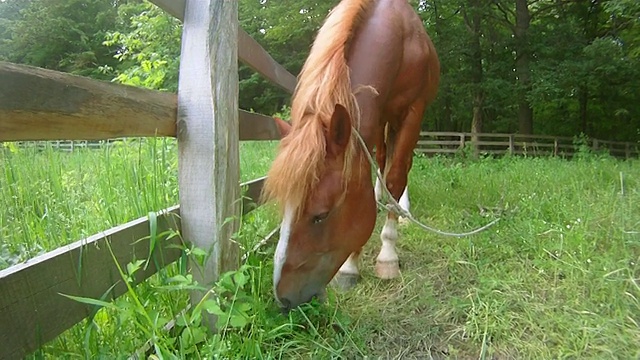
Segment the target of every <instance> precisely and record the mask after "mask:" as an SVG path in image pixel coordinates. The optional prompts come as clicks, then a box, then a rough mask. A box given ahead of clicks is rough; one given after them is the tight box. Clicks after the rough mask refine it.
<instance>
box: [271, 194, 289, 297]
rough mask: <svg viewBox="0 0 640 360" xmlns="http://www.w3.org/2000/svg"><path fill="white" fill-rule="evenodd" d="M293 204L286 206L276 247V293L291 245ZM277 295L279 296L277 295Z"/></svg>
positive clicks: (274, 275) (274, 289)
mask: <svg viewBox="0 0 640 360" xmlns="http://www.w3.org/2000/svg"><path fill="white" fill-rule="evenodd" d="M293 215H294V208H293V206H290V205H287V206H285V208H284V217H283V219H282V224H280V240H278V246H277V247H276V255H275V257H274V259H273V291H274V293H275V291H276V288H277V287H278V283H279V282H280V277H281V276H282V267H283V266H284V262H285V260H286V259H287V247H288V245H289V236H290V235H291V226H293ZM276 297H277V296H276Z"/></svg>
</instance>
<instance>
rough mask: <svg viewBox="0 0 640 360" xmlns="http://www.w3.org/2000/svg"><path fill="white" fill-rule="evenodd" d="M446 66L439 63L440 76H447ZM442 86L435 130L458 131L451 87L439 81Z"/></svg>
mask: <svg viewBox="0 0 640 360" xmlns="http://www.w3.org/2000/svg"><path fill="white" fill-rule="evenodd" d="M438 5H439V4H438V2H437V1H433V15H434V18H435V23H434V34H435V36H436V37H437V38H440V37H441V36H442V20H441V19H440V16H439V14H438ZM447 70H448V66H447V65H446V64H444V63H440V78H446V77H447ZM440 84H441V85H442V86H441V88H440V90H439V93H440V95H439V96H440V98H442V102H443V104H444V109H443V114H442V120H441V121H440V123H439V124H437V125H439V126H437V127H436V130H437V131H458V130H459V129H458V128H457V126H456V124H454V121H453V110H452V106H451V104H452V99H451V88H450V87H449V85H447V83H446V82H445V83H444V84H443V83H442V82H441V83H440Z"/></svg>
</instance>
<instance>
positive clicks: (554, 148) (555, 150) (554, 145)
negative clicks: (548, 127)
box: [553, 138, 558, 156]
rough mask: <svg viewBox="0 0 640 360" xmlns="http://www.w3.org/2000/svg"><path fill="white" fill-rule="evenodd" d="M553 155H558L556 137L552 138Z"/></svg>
mask: <svg viewBox="0 0 640 360" xmlns="http://www.w3.org/2000/svg"><path fill="white" fill-rule="evenodd" d="M553 156H558V138H553Z"/></svg>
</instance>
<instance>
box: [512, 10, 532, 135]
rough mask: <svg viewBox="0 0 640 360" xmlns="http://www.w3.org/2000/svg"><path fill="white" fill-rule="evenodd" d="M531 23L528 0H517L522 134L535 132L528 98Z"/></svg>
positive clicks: (519, 121)
mask: <svg viewBox="0 0 640 360" xmlns="http://www.w3.org/2000/svg"><path fill="white" fill-rule="evenodd" d="M530 24H531V15H530V14H529V4H528V2H527V0H516V26H515V31H514V36H515V40H516V41H515V52H516V76H517V84H518V96H517V98H518V123H519V128H520V133H521V134H533V109H532V108H531V104H529V101H528V100H527V94H528V93H529V91H531V73H530V68H529V63H530V60H531V54H530V51H529V38H528V31H529V25H530Z"/></svg>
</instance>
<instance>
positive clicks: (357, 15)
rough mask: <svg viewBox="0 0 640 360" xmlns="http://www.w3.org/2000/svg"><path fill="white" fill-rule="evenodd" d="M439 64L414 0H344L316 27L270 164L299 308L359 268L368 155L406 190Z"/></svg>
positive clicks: (284, 268) (389, 242)
mask: <svg viewBox="0 0 640 360" xmlns="http://www.w3.org/2000/svg"><path fill="white" fill-rule="evenodd" d="M439 78H440V64H439V61H438V57H437V54H436V51H435V49H434V46H433V43H432V42H431V40H430V39H429V37H428V35H427V34H426V32H425V30H424V26H423V24H422V21H421V20H420V18H419V17H418V16H417V14H416V13H415V11H414V10H413V9H412V8H411V6H410V5H409V4H408V3H407V0H343V1H342V2H341V3H340V4H338V5H337V6H336V7H335V8H334V9H333V10H332V11H331V13H330V14H329V16H328V17H327V19H326V20H325V22H324V25H323V26H322V28H321V29H320V31H319V32H318V35H317V37H316V40H315V42H314V44H313V46H312V49H311V53H310V54H309V57H308V58H307V60H306V62H305V64H304V67H303V69H302V71H301V73H300V75H299V76H298V84H297V87H296V90H295V93H294V96H293V99H292V107H291V128H290V129H284V128H283V126H286V125H285V124H286V123H285V122H281V123H278V126H279V128H280V129H281V131H283V133H287V135H286V136H285V137H284V138H283V140H282V142H281V144H280V147H279V150H278V154H277V156H276V159H275V161H274V163H273V165H272V167H271V169H270V171H269V173H268V178H267V181H266V184H265V188H264V193H263V194H264V196H265V198H266V200H269V199H271V200H275V201H276V202H278V203H279V204H280V206H281V210H282V212H283V220H282V224H281V228H280V240H279V242H278V245H277V248H276V253H275V259H274V272H273V282H274V290H275V296H276V300H277V301H278V303H279V304H280V306H281V307H283V308H284V309H287V310H288V309H291V308H293V307H296V306H298V305H299V304H301V303H303V302H307V301H309V300H311V299H312V298H313V297H314V296H316V295H322V294H323V293H324V290H325V287H326V285H327V284H328V283H329V282H330V281H331V279H332V278H333V277H334V275H336V272H338V274H337V275H336V277H338V278H339V277H346V278H353V279H355V278H357V277H358V255H359V253H360V250H361V249H362V246H363V245H364V244H365V243H366V242H367V240H368V239H369V237H370V236H371V233H372V232H373V228H374V225H375V221H376V213H377V210H376V200H375V195H374V189H373V184H372V172H371V166H370V164H369V162H368V160H367V157H366V156H365V154H364V153H363V151H364V149H363V147H362V146H360V144H359V141H358V139H357V138H356V137H355V133H354V132H355V131H358V132H359V134H360V135H361V137H362V138H363V140H364V142H365V143H366V147H367V149H366V150H367V151H369V152H372V151H373V148H374V146H375V147H376V160H377V162H378V164H379V166H380V169H381V170H382V171H383V173H384V174H385V179H386V186H387V188H388V189H389V191H390V192H391V194H392V195H393V196H394V197H395V199H399V198H400V196H401V195H402V194H403V192H404V191H405V189H406V186H407V174H408V172H409V169H410V168H411V163H412V156H413V149H414V147H415V145H416V142H417V140H418V136H419V133H420V124H421V121H422V117H423V113H424V110H425V108H426V106H427V105H428V104H429V103H431V102H432V101H433V99H434V98H435V95H436V91H437V87H438V81H439ZM397 221H398V216H397V215H396V214H394V213H389V214H388V215H387V220H386V222H385V225H384V228H383V230H382V234H381V239H382V249H381V251H380V254H379V255H378V257H377V264H376V273H377V275H378V276H379V277H380V278H383V279H391V278H395V277H397V276H398V275H399V268H398V255H397V254H396V249H395V244H396V241H397V239H398V233H397V230H396V227H397Z"/></svg>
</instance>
